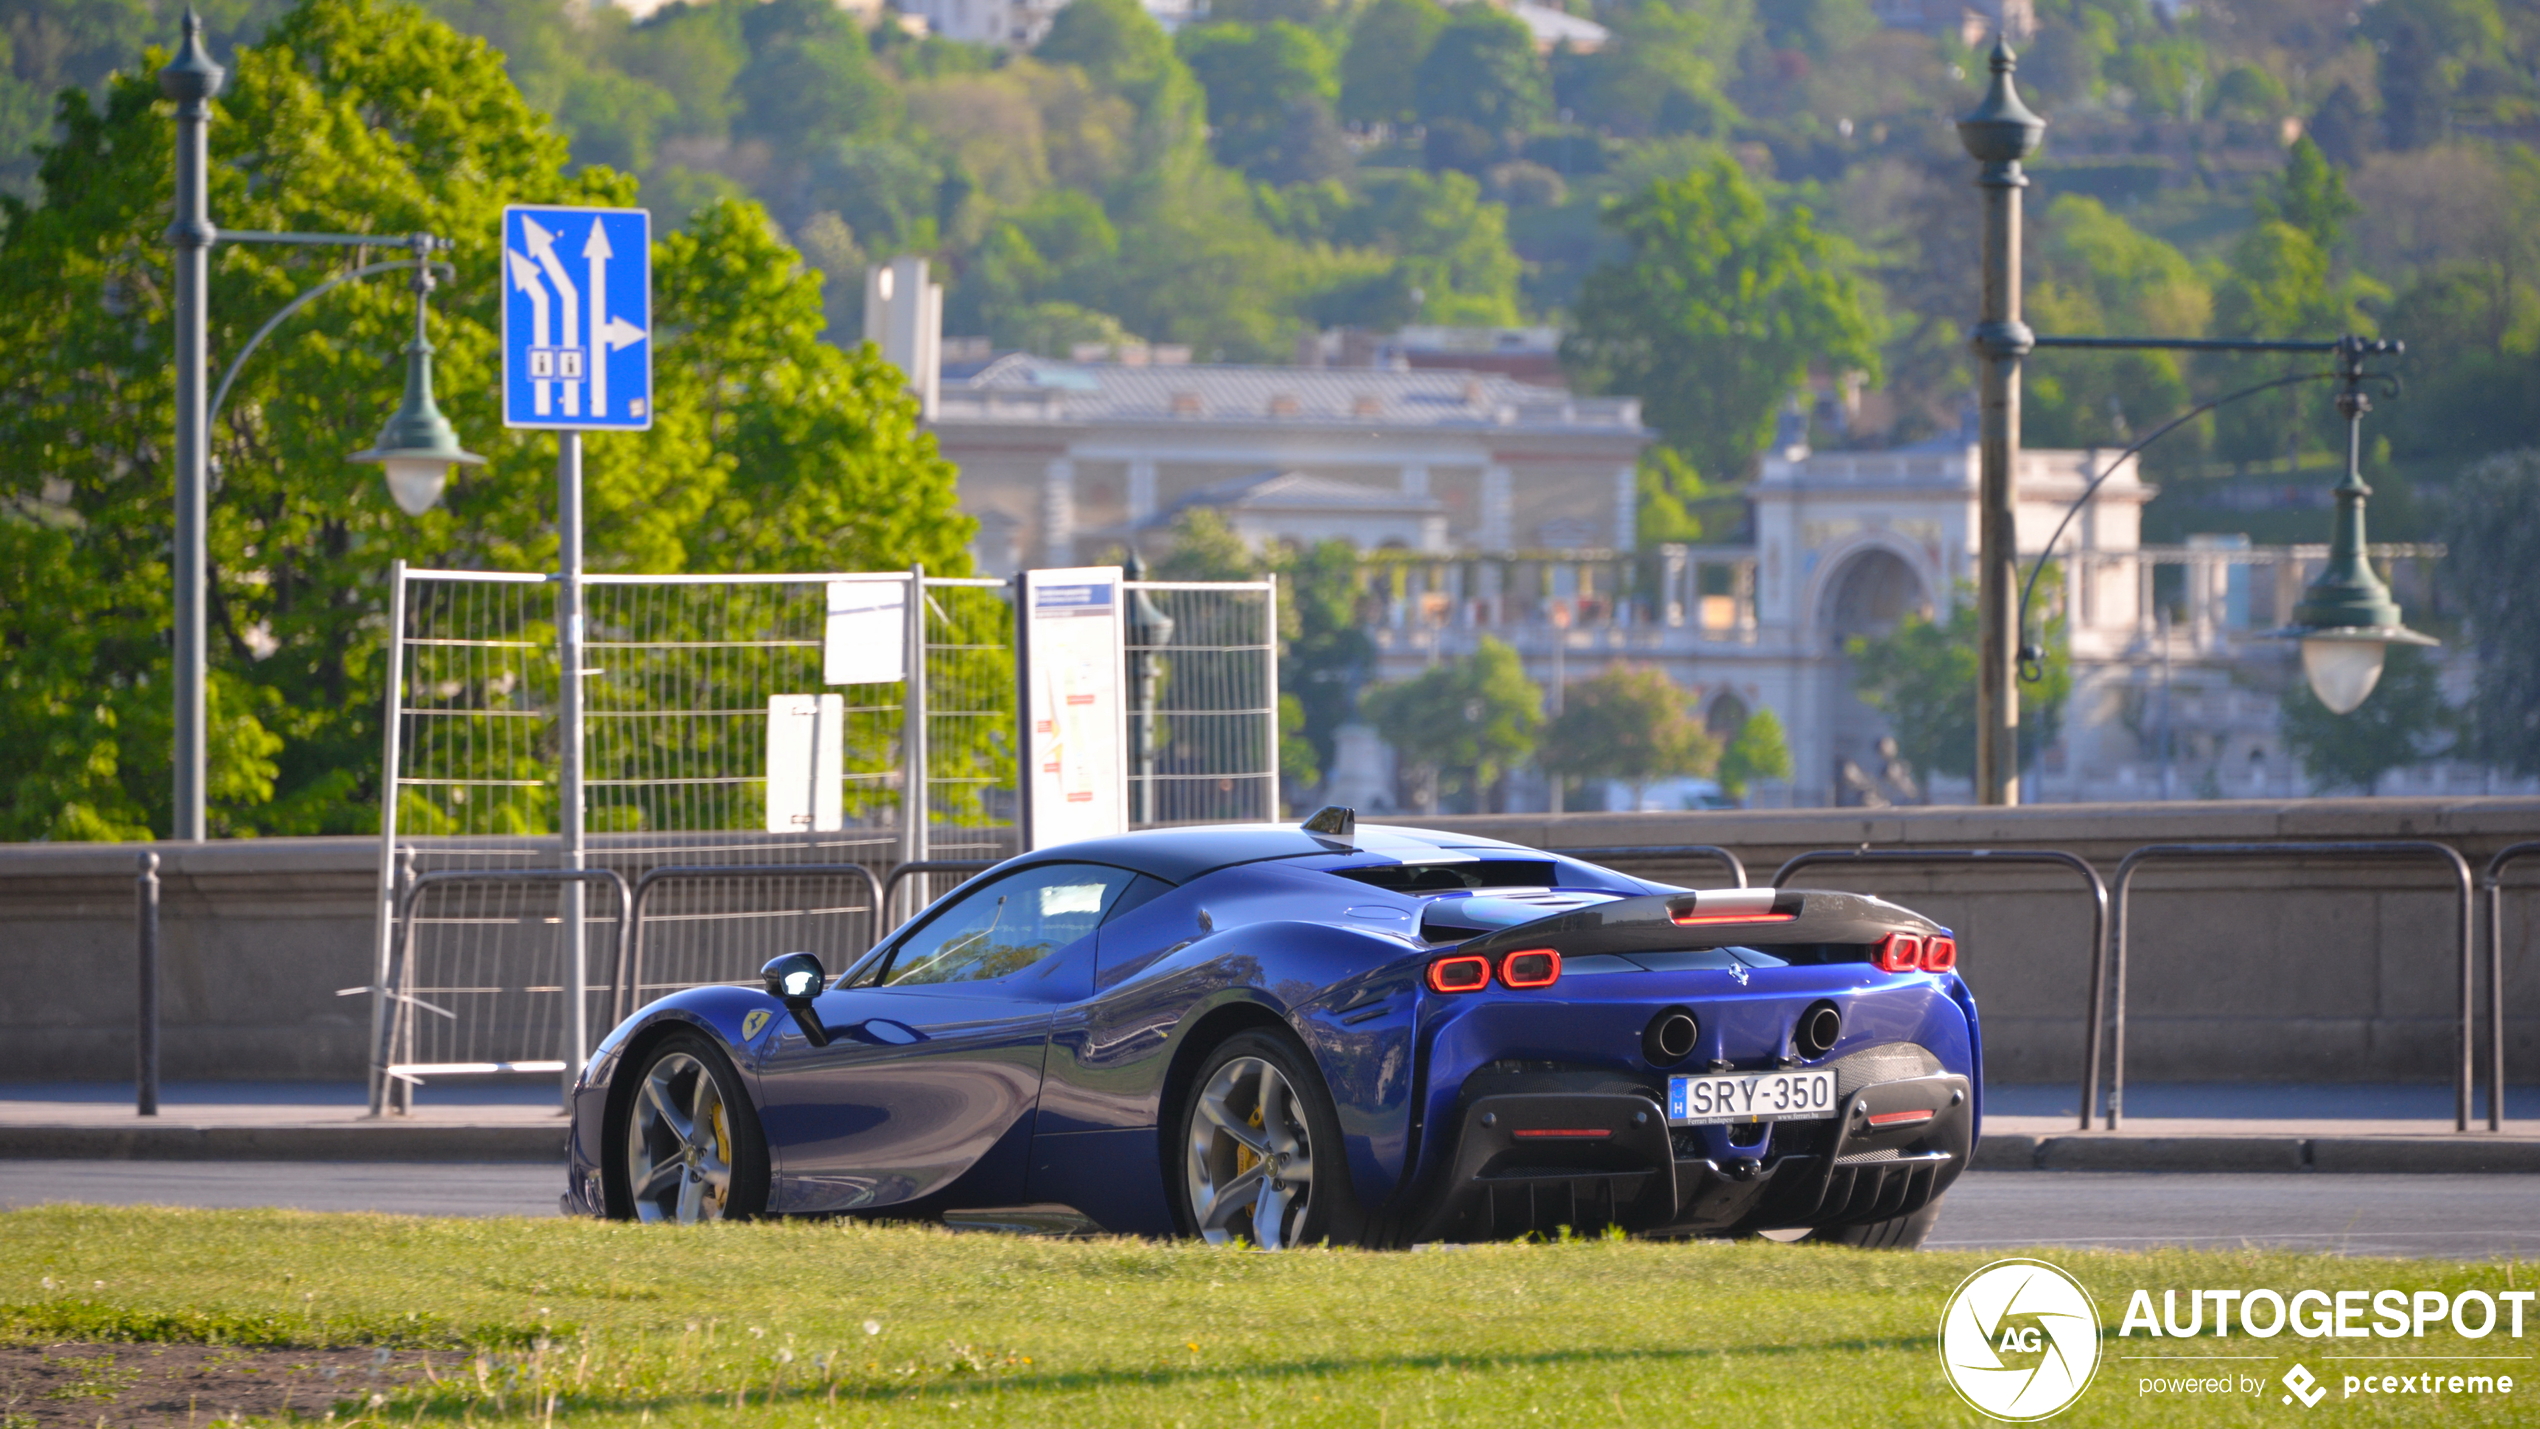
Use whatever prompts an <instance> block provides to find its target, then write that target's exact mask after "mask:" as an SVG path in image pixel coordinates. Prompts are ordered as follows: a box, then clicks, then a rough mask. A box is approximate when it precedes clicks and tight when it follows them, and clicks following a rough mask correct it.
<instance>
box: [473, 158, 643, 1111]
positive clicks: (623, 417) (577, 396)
mask: <svg viewBox="0 0 2540 1429" xmlns="http://www.w3.org/2000/svg"><path fill="white" fill-rule="evenodd" d="M652 254H653V245H652V215H651V214H649V213H647V212H645V211H644V210H642V209H631V208H548V207H539V206H535V205H526V204H514V205H512V206H511V207H509V208H506V209H504V210H503V277H504V283H503V425H504V426H506V427H516V428H531V429H547V430H552V431H554V432H555V433H556V550H557V583H556V645H557V650H556V655H557V662H556V669H557V681H558V697H557V711H556V715H557V731H558V734H559V735H560V736H561V738H560V743H561V745H562V746H563V747H562V748H561V750H560V751H559V763H560V765H561V767H560V769H559V771H558V775H557V780H556V786H557V787H556V805H557V808H556V825H557V833H558V835H559V836H560V841H561V843H562V845H563V849H562V852H563V855H564V866H565V867H566V868H569V869H575V870H579V869H581V868H582V867H583V866H584V864H585V862H586V859H585V854H584V848H583V824H584V821H585V819H586V817H587V813H588V811H587V810H586V809H585V808H584V807H583V788H582V782H583V780H582V757H583V751H582V677H583V676H584V675H586V674H588V673H590V672H589V671H587V670H585V669H584V668H583V656H582V642H583V629H582V434H583V433H584V432H585V431H621V432H641V431H648V430H650V429H651V427H652V425H653V344H652V325H653V301H652V291H653V274H652V266H653V260H652ZM558 896H559V897H560V898H561V899H562V900H563V906H562V908H561V909H560V910H559V911H560V915H561V921H562V923H563V932H564V946H565V1000H566V1007H565V1015H564V1017H563V1018H562V1019H561V1020H562V1023H563V1028H564V1039H565V1047H564V1089H565V1093H566V1095H568V1096H570V1095H571V1093H572V1090H573V1081H574V1078H575V1077H576V1076H578V1075H580V1073H581V1070H582V1057H583V1054H584V1053H585V1052H586V1051H587V1050H588V1049H589V1048H590V1045H591V1029H590V1021H589V1019H590V1011H589V1003H590V997H589V992H590V986H589V970H588V968H587V966H586V963H587V961H588V948H589V939H588V936H587V934H588V930H587V926H586V914H585V909H584V905H583V899H582V885H581V884H580V883H567V884H566V885H565V886H564V889H563V891H562V892H561V893H560V894H559V895H558ZM625 912H626V910H623V909H621V910H620V916H624V914H625Z"/></svg>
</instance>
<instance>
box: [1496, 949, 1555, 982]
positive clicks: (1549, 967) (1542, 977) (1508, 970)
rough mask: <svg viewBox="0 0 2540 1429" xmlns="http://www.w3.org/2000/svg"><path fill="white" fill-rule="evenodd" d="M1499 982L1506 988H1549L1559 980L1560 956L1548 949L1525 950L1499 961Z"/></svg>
mask: <svg viewBox="0 0 2540 1429" xmlns="http://www.w3.org/2000/svg"><path fill="white" fill-rule="evenodd" d="M1499 980H1500V982H1501V983H1502V984H1504V985H1506V986H1508V987H1550V986H1552V985H1553V984H1554V983H1556V982H1559V981H1560V980H1561V955H1560V954H1559V953H1556V952H1554V951H1553V950H1552V949H1550V948H1527V949H1524V950H1523V951H1521V952H1514V953H1510V954H1509V955H1508V956H1506V957H1504V958H1501V959H1500V960H1499Z"/></svg>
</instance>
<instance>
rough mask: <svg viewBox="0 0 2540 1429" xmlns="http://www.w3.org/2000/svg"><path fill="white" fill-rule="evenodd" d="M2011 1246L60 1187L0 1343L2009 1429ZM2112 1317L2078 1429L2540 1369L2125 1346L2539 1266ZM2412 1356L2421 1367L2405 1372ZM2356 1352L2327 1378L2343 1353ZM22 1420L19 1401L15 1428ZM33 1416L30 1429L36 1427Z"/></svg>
mask: <svg viewBox="0 0 2540 1429" xmlns="http://www.w3.org/2000/svg"><path fill="white" fill-rule="evenodd" d="M1994 1258H1996V1257H1993V1256H1988V1255H1961V1254H1928V1255H1912V1254H1906V1255H1899V1254H1883V1253H1862V1252H1854V1251H1846V1250H1841V1249H1823V1248H1815V1247H1806V1246H1784V1245H1774V1244H1769V1243H1749V1244H1737V1245H1719V1244H1692V1245H1672V1244H1652V1243H1636V1242H1627V1241H1584V1242H1572V1243H1565V1244H1539V1245H1502V1246H1485V1247H1473V1248H1465V1249H1458V1250H1454V1251H1450V1252H1439V1253H1419V1252H1414V1253H1409V1254H1399V1253H1396V1254H1368V1253H1360V1252H1354V1251H1350V1252H1323V1251H1306V1252H1293V1253H1288V1254H1279V1255H1265V1254H1260V1253H1256V1252H1247V1251H1234V1250H1212V1249H1208V1248H1206V1247H1201V1246H1195V1245H1181V1244H1154V1243H1148V1242H1142V1241H1131V1240H1099V1241H1055V1240H1031V1239H1022V1238H1017V1237H1009V1236H1000V1235H957V1234H952V1233H948V1232H945V1231H941V1230H936V1229H930V1228H923V1227H893V1226H870V1225H864V1224H858V1223H841V1222H809V1223H779V1224H769V1225H754V1226H726V1227H708V1228H702V1229H696V1230H668V1229H659V1228H649V1229H648V1228H637V1227H631V1226H621V1225H601V1224H595V1223H589V1222H576V1221H543V1220H542V1221H529V1220H461V1219H412V1218H401V1217H390V1216H374V1215H319V1214H307V1213H298V1212H284V1211H275V1212H261V1211H178V1210H153V1209H120V1208H101V1207H47V1208H43V1209H38V1210H30V1211H20V1212H14V1213H8V1214H0V1343H14V1344H18V1345H22V1346H23V1345H34V1344H53V1343H55V1342H68V1341H82V1342H91V1343H95V1342H111V1341H127V1340H141V1341H212V1342H216V1343H230V1344H238V1345H244V1346H251V1347H252V1346H258V1345H264V1346H278V1347H297V1348H307V1349H314V1348H318V1347H327V1346H335V1347H343V1346H357V1345H380V1344H385V1345H393V1346H399V1347H403V1348H408V1349H412V1348H428V1349H441V1350H444V1351H447V1352H448V1353H446V1354H444V1355H443V1356H440V1357H439V1358H438V1366H439V1367H438V1371H437V1374H438V1377H437V1381H435V1382H418V1383H411V1384H407V1385H404V1386H402V1387H399V1388H397V1389H395V1390H394V1391H393V1392H391V1393H390V1394H389V1395H388V1396H387V1402H386V1403H385V1404H384V1405H378V1406H366V1405H364V1404H363V1403H362V1402H361V1401H359V1400H348V1401H345V1402H343V1403H342V1404H339V1405H338V1407H337V1410H336V1422H337V1423H339V1424H340V1423H344V1422H346V1421H347V1420H348V1419H352V1420H357V1421H359V1422H365V1423H389V1424H400V1425H402V1424H409V1423H416V1422H423V1423H460V1422H468V1423H481V1424H499V1423H528V1424H538V1425H545V1424H547V1423H550V1422H553V1421H556V1420H570V1421H571V1422H573V1423H575V1424H577V1425H579V1424H612V1425H614V1424H627V1425H641V1424H653V1423H659V1424H664V1425H669V1424H689V1423H708V1422H713V1423H721V1422H727V1421H733V1420H739V1419H742V1418H743V1417H745V1416H746V1417H747V1419H748V1421H749V1422H750V1423H752V1424H770V1425H804V1426H811V1425H848V1424H869V1423H888V1424H904V1423H929V1424H933V1423H964V1424H969V1423H976V1424H1018V1425H1066V1426H1070V1429H1075V1426H1104V1425H1172V1424H1183V1425H1191V1426H1203V1425H1205V1426H1233V1425H1253V1424H1273V1425H1349V1426H1395V1425H1424V1424H1432V1423H1451V1424H1486V1425H1529V1426H1531V1425H1538V1424H1540V1425H1596V1426H1602V1429H1614V1426H1635V1427H1636V1426H1662V1425H1663V1426H1677V1425H1748V1424H1805V1425H1809V1426H1812V1429H1813V1426H1851V1425H1881V1424H1896V1423H1908V1424H1911V1423H1952V1424H1971V1423H1983V1422H1986V1421H1983V1420H1981V1419H1979V1418H1978V1416H1977V1415H1976V1414H1975V1413H1974V1412H1973V1411H1972V1410H1970V1409H1968V1408H1966V1407H1965V1406H1964V1405H1962V1404H1961V1403H1960V1402H1959V1401H1958V1400H1957V1398H1956V1397H1955V1396H1954V1395H1953V1394H1952V1392H1951V1391H1950V1389H1949V1388H1948V1386H1947V1384H1946V1382H1945V1381H1944V1380H1943V1379H1942V1378H1941V1375H1940V1369H1939V1362H1938V1359H1937V1354H1936V1350H1935V1342H1934V1327H1935V1325H1936V1324H1937V1321H1938V1318H1939V1315H1940V1310H1941V1306H1942V1304H1943V1302H1944V1300H1945V1299H1946V1298H1947V1296H1948V1294H1949V1292H1950V1290H1951V1289H1952V1287H1954V1286H1955V1285H1956V1284H1957V1283H1958V1282H1959V1281H1960V1280H1961V1279H1963V1278H1964V1277H1965V1276H1966V1275H1967V1274H1968V1273H1969V1272H1971V1271H1973V1270H1974V1269H1975V1268H1976V1267H1977V1266H1979V1265H1981V1264H1984V1263H1985V1262H1987V1261H1989V1260H1991V1259H1994ZM2044 1258H2046V1259H2048V1260H2051V1261H2053V1262H2055V1263H2056V1264H2058V1265H2061V1266H2062V1267H2064V1268H2065V1269H2066V1270H2068V1271H2070V1272H2071V1273H2072V1274H2073V1275H2075V1276H2076V1277H2077V1278H2079V1280H2080V1281H2081V1282H2082V1283H2083V1284H2084V1285H2086V1286H2087V1287H2089V1289H2090V1291H2091V1293H2092V1295H2093V1296H2094V1298H2095V1299H2096V1301H2097V1304H2098V1307H2099V1311H2100V1315H2101V1318H2102V1319H2103V1320H2104V1321H2105V1322H2106V1323H2107V1325H2108V1331H2107V1334H2108V1338H2106V1339H2105V1340H2104V1341H2103V1357H2102V1363H2101V1366H2100V1370H2099V1375H2098V1379H2097V1381H2096V1382H2095V1383H2094V1384H2093V1385H2092V1387H2091V1388H2090V1390H2089V1391H2088V1392H2087V1393H2086V1394H2085V1395H2084V1396H2083V1397H2082V1399H2081V1401H2080V1403H2078V1404H2077V1405H2075V1406H2074V1407H2073V1408H2072V1409H2071V1410H2069V1411H2068V1412H2067V1413H2065V1414H2064V1415H2063V1416H2061V1417H2060V1418H2058V1419H2057V1420H2056V1421H2055V1422H2056V1423H2058V1424H2098V1423H2153V1422H2159V1423H2162V1424H2165V1425H2167V1424H2180V1425H2204V1424H2242V1423H2248V1424H2257V1423H2273V1424H2282V1423H2285V1422H2287V1419H2288V1417H2290V1418H2292V1419H2301V1418H2305V1417H2307V1416H2306V1415H2305V1413H2304V1411H2302V1410H2300V1409H2299V1408H2287V1407H2286V1406H2284V1405H2283V1404H2282V1403H2280V1402H2279V1401H2280V1398H2281V1396H2280V1392H2279V1391H2278V1389H2277V1386H2276V1385H2275V1383H2274V1379H2275V1376H2277V1375H2279V1374H2282V1373H2283V1372H2284V1371H2285V1370H2286V1369H2288V1368H2289V1367H2290V1365H2291V1363H2292V1361H2293V1360H2295V1359H2297V1358H2299V1359H2303V1360H2304V1361H2306V1362H2307V1363H2309V1364H2310V1366H2311V1367H2312V1369H2314V1370H2315V1371H2317V1372H2319V1373H2320V1374H2321V1376H2322V1377H2323V1378H2324V1379H2326V1380H2328V1381H2329V1382H2330V1386H2331V1388H2332V1391H2333V1390H2334V1389H2335V1388H2336V1386H2337V1383H2338V1381H2339V1379H2340V1377H2341V1376H2342V1374H2343V1373H2344V1372H2345V1371H2346V1370H2347V1369H2357V1370H2360V1369H2361V1368H2362V1367H2361V1366H2357V1365H2352V1364H2347V1365H2331V1364H2326V1363H2323V1360H2324V1358H2325V1357H2326V1356H2328V1355H2338V1354H2371V1353H2388V1352H2401V1353H2412V1354H2420V1355H2441V1354H2490V1355H2517V1356H2527V1355H2529V1354H2531V1353H2532V1347H2533V1346H2534V1344H2535V1343H2540V1314H2533V1315H2531V1316H2528V1317H2527V1321H2526V1325H2525V1338H2523V1339H2521V1340H2508V1339H2506V1338H2505V1336H2504V1333H2503V1326H2502V1325H2501V1324H2500V1325H2499V1329H2498V1332H2497V1333H2496V1334H2494V1335H2492V1336H2490V1337H2489V1338H2487V1339H2484V1340H2475V1341H2472V1340H2463V1339H2459V1338H2456V1337H2454V1336H2453V1335H2452V1333H2451V1332H2450V1331H2448V1330H2445V1329H2436V1330H2432V1331H2429V1333H2428V1334H2427V1336H2426V1337H2425V1338H2424V1339H2423V1340H2398V1341H2386V1340H2364V1341H2354V1340H2347V1341H2327V1342H2303V1341H2299V1340H2296V1339H2294V1338H2292V1337H2291V1336H2290V1335H2289V1334H2288V1335H2285V1336H2281V1337H2278V1338H2276V1339H2272V1340H2248V1339H2235V1340H2229V1341H2222V1340H2215V1339H2213V1338H2210V1337H2207V1338H2204V1339H2200V1340H2195V1341H2181V1340H2173V1339H2146V1338H2143V1337H2142V1336H2141V1335H2140V1334H2138V1335H2136V1336H2135V1337H2133V1338H2128V1339H2117V1338H2114V1331H2115V1325H2116V1323H2117V1321H2118V1319H2119V1317H2120V1316H2121V1315H2122V1314H2123V1311H2124V1307H2125V1305H2126V1302H2127V1299H2128V1297H2129V1295H2130V1293H2131V1292H2132V1291H2133V1290H2134V1289H2135V1288H2136V1287H2138V1286H2143V1287H2149V1288H2151V1289H2152V1292H2153V1298H2154V1301H2155V1303H2157V1302H2158V1300H2159V1298H2160V1292H2161V1291H2162V1290H2163V1289H2167V1288H2175V1289H2178V1290H2180V1291H2181V1292H2182V1296H2183V1295H2184V1292H2185V1291H2186V1290H2188V1289H2193V1288H2254V1287H2272V1288H2276V1289H2279V1290H2282V1291H2284V1292H2286V1293H2287V1294H2288V1295H2289V1294H2290V1293H2291V1292H2292V1291H2294V1290H2297V1289H2306V1288H2313V1287H2316V1288H2320V1289H2325V1290H2332V1291H2333V1290H2337V1289H2341V1288H2360V1289H2374V1290H2378V1289H2383V1288H2393V1289H2400V1290H2415V1289H2420V1288H2444V1289H2452V1290H2460V1289H2468V1288H2481V1289H2486V1290H2489V1291H2496V1290H2503V1289H2509V1288H2531V1287H2532V1285H2533V1283H2534V1280H2535V1275H2534V1272H2533V1269H2532V1267H2529V1266H2507V1265H2498V1264H2481V1265H2467V1264H2452V1263H2444V1262H2435V1261H2369V1260H2346V1259H2335V1258H2328V1257H2313V1256H2296V1255H2282V1254H2271V1253H2257V1252H2249V1253H2223V1254H2203V1253H2199V1254H2189V1253H2184V1252H2168V1253H2158V1254H2147V1255H2084V1254H2066V1253H2061V1252H2054V1253H2049V1254H2047V1255H2046V1256H2045V1257H2044ZM2220 1351H2230V1352H2234V1353H2243V1354H2267V1355H2271V1356H2272V1358H2268V1359H2264V1360H2249V1361H2238V1362H2232V1363H2231V1364H2230V1365H2229V1366H2228V1368H2230V1369H2233V1370H2237V1371H2240V1372H2244V1373H2248V1374H2252V1375H2263V1376H2264V1377H2265V1383H2266V1392H2265V1393H2263V1394H2260V1395H2254V1396H2250V1395H2239V1396H2232V1397H2211V1396H2207V1397H2195V1398H2185V1397H2182V1398H2166V1399H2164V1398H2144V1397H2141V1396H2140V1395H2139V1393H2138V1378H2137V1377H2138V1376H2139V1375H2145V1374H2150V1373H2154V1372H2156V1371H2157V1372H2162V1373H2170V1374H2176V1373H2180V1372H2183V1371H2187V1372H2194V1371H2201V1372H2204V1373H2217V1372H2221V1371H2218V1370H2216V1369H2215V1368H2214V1367H2213V1362H2210V1361H2190V1360H2183V1359H2182V1360H2178V1361H2176V1362H2175V1363H2171V1364H2158V1363H2144V1362H2138V1361H2129V1360H2125V1359H2120V1358H2118V1357H2119V1356H2129V1355H2161V1354H2165V1353H2172V1354H2180V1355H2185V1354H2191V1353H2213V1352H2220ZM2393 1367H2394V1368H2395V1367H2396V1366H2393ZM2482 1368H2484V1369H2485V1370H2486V1372H2489V1373H2497V1372H2504V1373H2513V1374H2514V1375H2515V1377H2516V1379H2517V1381H2518V1382H2517V1384H2516V1386H2515V1392H2514V1393H2513V1394H2512V1395H2510V1396H2504V1395H2494V1396H2489V1397H2486V1398H2484V1399H2481V1398H2474V1397H2469V1396H2459V1397H2452V1398H2448V1399H2424V1398H2417V1399H2406V1398H2398V1399H2381V1400H2372V1401H2368V1400H2366V1399H2363V1398H2357V1399H2354V1400H2351V1401H2348V1400H2343V1399H2341V1398H2339V1397H2338V1396H2336V1395H2335V1394H2334V1393H2332V1396H2331V1398H2329V1399H2328V1400H2326V1401H2324V1402H2323V1403H2321V1404H2320V1406H2319V1411H2318V1412H2319V1414H2320V1416H2321V1418H2322V1420H2323V1422H2325V1421H2326V1420H2328V1419H2330V1418H2335V1419H2337V1420H2338V1421H2339V1422H2354V1421H2358V1420H2360V1421H2363V1422H2373V1423H2380V1422H2399V1421H2407V1422H2416V1421H2426V1422H2434V1421H2440V1422H2443V1423H2447V1424H2503V1423H2509V1422H2510V1423H2520V1424H2530V1423H2533V1422H2536V1421H2540V1411H2535V1409H2534V1407H2533V1406H2534V1404H2535V1399H2534V1396H2535V1395H2536V1394H2540V1362H2535V1361H2530V1360H2523V1361H2520V1362H2503V1363H2494V1364H2489V1365H2485V1366H2483V1367H2482ZM2332 1370H2334V1371H2336V1373H2332V1372H2331V1371H2332ZM8 1416H9V1411H7V1410H6V1409H0V1418H5V1417H8ZM13 1422H24V1423H33V1422H35V1421H34V1420H33V1419H25V1420H18V1421H13Z"/></svg>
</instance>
